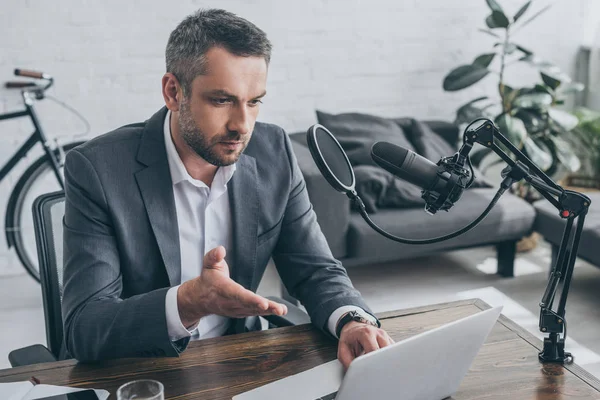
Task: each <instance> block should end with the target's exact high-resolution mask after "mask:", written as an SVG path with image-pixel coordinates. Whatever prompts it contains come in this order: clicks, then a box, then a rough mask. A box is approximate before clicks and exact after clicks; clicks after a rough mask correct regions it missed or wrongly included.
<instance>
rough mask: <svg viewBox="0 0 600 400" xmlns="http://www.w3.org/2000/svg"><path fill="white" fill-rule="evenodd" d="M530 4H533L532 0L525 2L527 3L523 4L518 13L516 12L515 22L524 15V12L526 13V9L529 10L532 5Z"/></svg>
mask: <svg viewBox="0 0 600 400" xmlns="http://www.w3.org/2000/svg"><path fill="white" fill-rule="evenodd" d="M530 5H531V0H529V1H528V2H527V3H525V4H524V5H523V7H521V8H520V9H519V11H517V13H516V14H515V16H514V18H513V19H514V21H515V22H517V20H518V19H519V18H521V16H522V15H523V14H525V11H527V9H528V8H529V6H530Z"/></svg>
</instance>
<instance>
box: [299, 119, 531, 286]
mask: <svg viewBox="0 0 600 400" xmlns="http://www.w3.org/2000/svg"><path fill="white" fill-rule="evenodd" d="M317 114H318V120H319V122H320V123H322V124H323V125H324V126H325V127H327V128H328V129H329V130H330V131H331V132H332V133H333V134H334V135H335V136H336V138H337V139H338V140H339V141H340V143H341V144H342V147H344V149H345V150H346V153H347V154H348V155H349V158H350V161H351V162H352V164H353V167H354V169H355V172H356V170H357V169H358V168H366V167H364V166H363V164H364V163H368V162H369V161H368V160H367V159H366V156H368V155H365V154H361V155H360V156H356V154H354V153H356V152H355V150H356V149H357V148H358V147H360V145H357V141H362V142H364V143H362V145H363V147H365V148H369V149H370V145H372V143H373V142H374V140H377V139H381V138H377V137H370V135H371V133H372V130H373V129H374V128H372V127H375V130H377V129H379V130H381V131H383V132H384V134H385V135H388V136H387V137H386V136H384V137H383V138H384V139H388V140H392V141H393V140H396V137H399V135H401V134H404V137H402V140H401V144H404V145H405V146H410V145H417V147H416V150H417V152H419V153H426V152H427V148H423V145H425V146H427V143H428V142H429V143H432V144H431V145H430V147H433V144H436V143H437V144H436V146H438V147H439V146H440V145H441V143H440V141H442V142H443V146H450V148H451V149H453V152H455V151H456V149H457V148H458V140H459V130H458V128H457V126H455V125H453V124H451V123H448V122H443V121H422V122H419V121H416V120H414V119H411V118H397V119H387V118H385V119H384V118H381V117H374V116H368V115H365V114H357V113H353V114H339V115H337V116H335V115H329V114H325V113H322V112H317ZM347 116H350V118H346V117H347ZM325 117H331V118H325ZM365 117H367V119H366V120H363V118H365ZM332 118H333V119H332ZM336 118H338V119H341V121H342V123H341V124H337V123H336V121H338V120H336ZM357 118H358V119H357ZM370 118H374V119H370ZM323 122H325V123H323ZM415 122H418V123H419V124H420V125H418V126H420V127H421V130H428V131H429V132H431V134H430V136H429V139H427V140H422V138H420V137H417V136H415V132H414V129H413V128H414V127H415ZM377 124H380V125H381V126H380V125H377ZM357 125H362V128H360V129H354V127H355V126H357ZM395 126H398V127H400V129H399V130H396V128H395ZM361 129H362V130H361ZM390 130H393V131H394V133H393V135H392V134H389V131H390ZM338 135H339V136H338ZM431 135H435V137H431ZM357 137H358V139H357ZM290 139H291V142H292V146H293V149H294V152H295V155H296V158H297V161H298V164H299V166H300V169H301V171H302V173H303V175H304V178H305V181H306V186H307V191H308V195H309V197H310V200H311V203H312V205H313V208H314V211H315V213H316V215H317V220H318V221H319V225H320V226H321V229H322V231H323V233H324V235H325V238H326V239H327V241H328V243H329V246H330V248H331V250H332V252H333V255H334V256H335V257H336V258H338V259H339V260H340V261H342V263H343V264H344V266H345V267H353V266H358V265H365V264H376V263H383V262H390V261H400V260H403V259H407V258H414V257H419V256H427V255H431V254H434V253H439V252H445V251H450V250H456V249H464V248H471V247H477V246H490V245H491V246H495V247H496V249H497V255H498V269H497V273H498V274H499V275H501V276H505V277H512V276H514V257H515V253H516V243H517V242H518V241H519V240H520V239H521V238H523V237H524V236H526V235H528V234H530V233H531V232H532V228H533V222H534V219H535V210H534V208H533V207H532V206H531V205H530V204H529V203H527V202H525V201H524V200H522V199H521V198H518V197H516V196H514V195H512V194H510V193H506V194H504V196H503V197H502V198H501V199H500V201H499V202H498V204H497V205H496V206H495V207H494V208H493V209H492V211H491V212H490V214H489V215H488V216H487V217H486V218H485V219H484V220H483V221H482V222H481V223H480V224H479V225H478V226H476V227H475V228H473V229H472V230H471V231H469V232H467V233H465V234H463V235H461V236H459V237H456V238H453V239H450V240H447V241H443V242H440V243H435V244H428V245H406V244H401V243H397V242H394V241H391V240H389V239H387V238H385V237H383V236H381V235H380V234H378V233H377V232H375V231H374V230H373V229H371V228H370V227H369V226H368V225H367V223H366V222H365V221H364V220H363V219H362V217H361V216H360V214H359V213H358V212H357V211H356V210H353V209H352V208H351V204H350V200H349V199H348V198H347V197H346V196H345V195H344V194H343V193H340V192H337V191H335V190H334V189H333V188H332V187H331V186H330V185H329V184H328V183H327V181H326V180H325V178H324V177H323V176H322V175H321V173H320V171H319V170H318V168H317V166H316V164H315V162H314V160H313V159H312V157H311V154H310V151H309V149H308V147H307V142H306V132H294V133H290ZM419 142H421V143H419ZM419 145H420V146H421V147H419ZM443 146H441V147H443ZM418 150H421V151H418ZM445 151H447V150H445ZM363 152H364V151H363ZM452 154H453V153H452V152H451V153H449V154H446V156H450V155H452ZM422 155H423V154H422ZM361 157H362V158H361ZM428 158H429V157H428ZM438 159H439V158H438ZM438 159H435V160H433V161H435V162H437V160H438ZM353 160H354V161H353ZM355 161H356V162H355ZM368 168H375V167H372V166H369V167H368ZM381 171H383V170H381ZM384 172H385V173H387V171H384ZM392 178H393V177H392ZM357 179H358V174H357ZM399 181H400V179H396V178H393V180H390V182H392V183H393V184H398V183H400V182H399ZM480 183H481V182H480ZM366 184H369V182H366ZM357 186H358V182H357ZM363 186H364V185H363ZM477 186H478V187H477V188H469V189H467V190H465V191H464V193H463V195H462V197H461V199H460V200H459V201H458V202H457V203H456V204H455V206H454V207H453V208H452V209H451V210H450V211H449V212H443V211H440V212H438V213H437V214H435V215H433V216H431V215H428V214H426V213H425V212H424V209H423V206H422V205H418V204H416V203H415V204H410V201H409V202H408V203H407V204H403V203H402V202H396V205H395V206H393V204H392V206H389V205H386V204H385V202H383V204H384V207H381V208H379V209H377V210H372V211H374V213H373V212H372V213H370V214H369V215H370V217H371V218H372V220H373V221H375V223H376V224H378V225H379V226H380V227H381V228H383V229H384V230H386V231H388V232H390V233H392V234H394V235H397V236H401V237H405V238H410V239H424V238H431V237H438V236H441V235H445V234H447V233H451V232H454V231H456V230H458V229H460V228H462V227H464V226H465V225H467V224H468V223H470V222H471V221H472V220H474V219H475V218H476V217H477V216H478V215H479V214H480V213H481V212H482V211H483V210H484V209H485V208H486V207H487V205H488V204H489V202H490V200H491V199H492V198H493V197H494V195H495V193H496V190H497V188H496V187H492V186H491V185H489V184H488V183H487V182H486V183H485V184H480V185H477ZM415 188H416V186H415ZM416 189H418V188H416ZM400 190H403V189H402V188H401V189H400ZM418 191H419V193H420V189H418ZM359 195H361V193H360V191H359ZM419 197H420V196H419ZM361 198H362V196H361ZM363 200H364V199H363ZM409 200H410V199H409Z"/></svg>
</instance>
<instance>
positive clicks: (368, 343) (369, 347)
mask: <svg viewBox="0 0 600 400" xmlns="http://www.w3.org/2000/svg"><path fill="white" fill-rule="evenodd" d="M359 342H360V345H361V346H362V348H363V350H364V352H365V354H366V353H370V352H372V351H375V350H378V349H379V344H378V343H377V339H376V335H373V334H370V333H369V334H365V335H362V336H361V337H360V339H359Z"/></svg>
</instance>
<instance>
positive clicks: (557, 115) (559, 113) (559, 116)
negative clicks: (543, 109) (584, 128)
mask: <svg viewBox="0 0 600 400" xmlns="http://www.w3.org/2000/svg"><path fill="white" fill-rule="evenodd" d="M548 115H549V116H550V118H551V119H552V120H553V121H554V122H556V123H557V124H558V125H559V126H560V127H561V128H562V129H564V130H565V131H567V132H568V131H570V130H571V129H573V128H575V127H576V126H577V125H578V124H579V119H578V118H577V117H576V116H574V115H573V114H571V113H569V112H566V111H563V110H559V109H558V108H550V109H549V110H548Z"/></svg>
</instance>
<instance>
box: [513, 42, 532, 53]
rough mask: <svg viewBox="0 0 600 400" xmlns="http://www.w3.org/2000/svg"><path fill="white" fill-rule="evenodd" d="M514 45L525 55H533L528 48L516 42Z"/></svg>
mask: <svg viewBox="0 0 600 400" xmlns="http://www.w3.org/2000/svg"><path fill="white" fill-rule="evenodd" d="M516 46H517V49H519V50H521V51H522V52H523V53H525V55H527V56H530V55H533V52H532V51H531V50H528V49H526V48H525V47H523V46H521V45H518V44H517V45H516Z"/></svg>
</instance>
